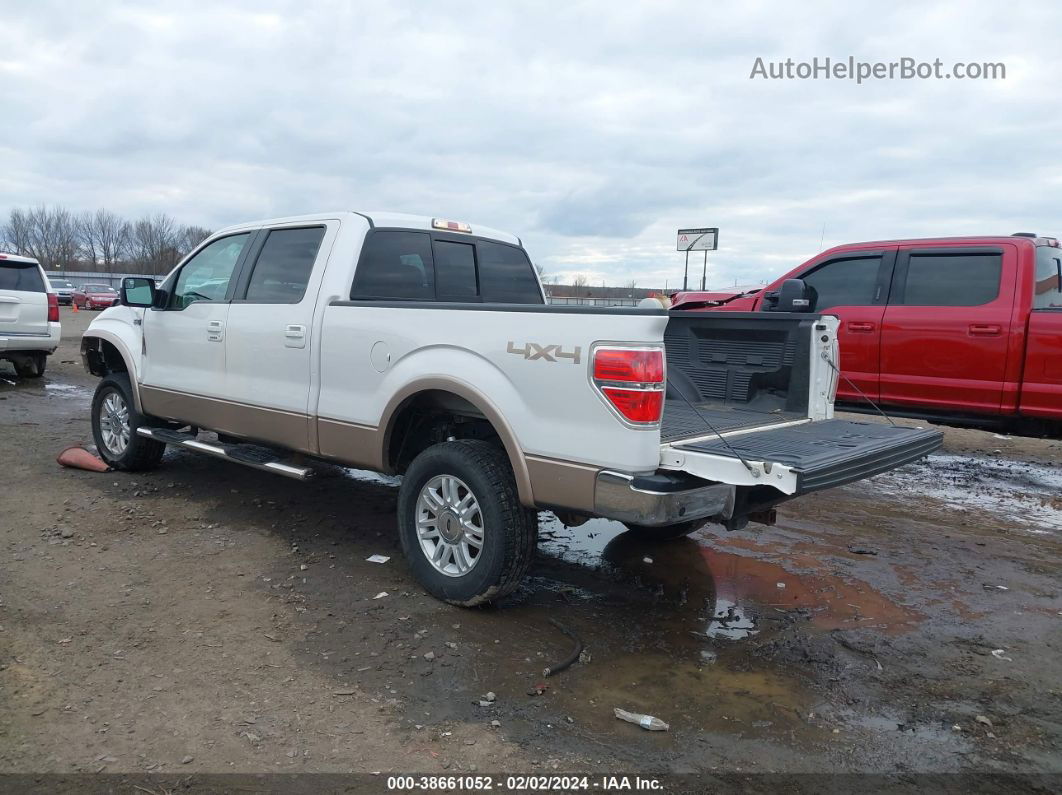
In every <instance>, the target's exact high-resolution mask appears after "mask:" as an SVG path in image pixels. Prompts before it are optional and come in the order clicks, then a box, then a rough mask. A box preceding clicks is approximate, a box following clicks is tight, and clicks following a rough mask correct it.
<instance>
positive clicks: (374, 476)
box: [343, 467, 402, 489]
mask: <svg viewBox="0 0 1062 795" xmlns="http://www.w3.org/2000/svg"><path fill="white" fill-rule="evenodd" d="M343 472H344V474H345V475H346V476H347V477H348V478H350V479H351V480H356V481H358V482H359V483H372V484H374V485H376V486H390V487H392V488H396V489H397V488H398V487H399V486H400V485H402V478H401V476H400V475H381V474H380V473H379V472H372V471H371V470H368V469H351V468H350V467H343Z"/></svg>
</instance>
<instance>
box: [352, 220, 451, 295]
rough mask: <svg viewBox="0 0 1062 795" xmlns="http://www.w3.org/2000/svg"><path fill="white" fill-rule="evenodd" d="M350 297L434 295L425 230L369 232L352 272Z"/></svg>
mask: <svg viewBox="0 0 1062 795" xmlns="http://www.w3.org/2000/svg"><path fill="white" fill-rule="evenodd" d="M350 297H351V299H355V300H356V299H388V298H391V299H396V300H415V301H431V300H434V299H435V264H434V261H433V259H432V254H431V236H430V235H429V234H428V233H427V232H405V231H392V230H381V231H377V232H371V233H370V234H369V235H368V237H366V239H365V245H364V246H363V247H362V251H361V259H359V260H358V267H357V270H356V271H355V272H354V284H353V286H352V287H351V290H350Z"/></svg>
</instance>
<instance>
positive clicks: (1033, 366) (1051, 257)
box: [1019, 246, 1062, 420]
mask: <svg viewBox="0 0 1062 795" xmlns="http://www.w3.org/2000/svg"><path fill="white" fill-rule="evenodd" d="M1023 373H1024V377H1023V379H1022V385H1021V405H1020V407H1019V412H1020V413H1021V414H1024V415H1027V416H1030V417H1045V418H1048V419H1055V420H1062V249H1060V248H1056V247H1054V246H1037V248H1036V269H1035V277H1034V279H1033V302H1032V311H1031V312H1030V313H1029V330H1028V334H1027V336H1026V346H1025V368H1024V370H1023Z"/></svg>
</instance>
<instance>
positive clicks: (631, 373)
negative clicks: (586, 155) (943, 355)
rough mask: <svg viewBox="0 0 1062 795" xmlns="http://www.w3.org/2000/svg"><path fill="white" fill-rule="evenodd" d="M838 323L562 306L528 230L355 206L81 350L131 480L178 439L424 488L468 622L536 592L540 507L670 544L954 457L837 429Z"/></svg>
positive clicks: (174, 287) (224, 250)
mask: <svg viewBox="0 0 1062 795" xmlns="http://www.w3.org/2000/svg"><path fill="white" fill-rule="evenodd" d="M836 324H837V321H836V319H835V318H830V317H822V316H820V315H816V314H812V313H808V312H804V313H782V312H775V313H773V314H747V315H726V314H723V313H714V314H695V313H691V312H676V313H672V315H671V316H669V315H668V314H667V312H665V311H664V309H663V308H662V307H661V306H659V305H658V306H657V307H656V308H645V309H642V308H633V307H632V308H613V307H609V308H598V307H586V306H559V305H552V306H551V305H547V304H546V302H545V296H544V293H543V290H542V285H541V282H540V281H539V279H538V276H537V274H536V272H535V269H534V267H532V265H531V261H530V259H529V258H528V256H527V253H526V252H525V251H524V248H523V245H522V244H521V242H520V239H519V238H518V237H516V236H515V235H512V234H508V233H505V232H500V231H497V230H493V229H488V228H484V227H479V226H470V225H468V224H465V223H458V222H454V221H444V220H442V219H438V218H425V217H421V216H411V215H403V214H398V213H365V214H362V213H353V212H342V213H331V214H324V215H307V216H301V217H298V218H281V219H275V220H270V221H258V222H252V223H247V224H241V225H239V226H235V227H230V228H229V229H225V230H222V231H220V232H217V233H215V234H214V235H212V236H211V237H210V238H209V239H207V240H206V241H204V242H203V243H202V244H201V245H200V246H199V248H197V249H196V250H195V251H193V252H192V253H191V254H190V255H189V256H188V257H187V258H186V259H185V260H183V261H182V262H181V263H180V264H179V265H178V266H177V268H176V269H175V270H174V271H173V272H172V273H170V274H169V276H167V277H166V280H165V281H164V282H163V285H162V287H161V289H158V288H156V287H155V286H154V283H153V281H152V280H151V279H149V278H141V277H129V278H126V279H125V280H124V281H123V286H122V305H121V306H118V307H115V308H113V309H108V310H107V311H105V312H104V313H103V314H101V315H100V316H99V317H96V318H94V319H93V321H92V324H91V325H90V326H89V328H88V329H87V330H86V332H85V334H84V337H83V338H82V342H81V346H82V347H81V351H82V356H83V358H84V361H85V366H86V368H87V369H88V370H89V372H91V373H93V374H94V375H97V376H100V378H101V380H100V382H99V386H98V387H97V389H96V394H95V396H94V398H93V404H92V410H91V411H92V414H91V422H92V428H93V435H94V438H95V441H96V446H97V448H98V449H99V451H100V455H101V456H102V457H103V458H104V459H105V460H106V461H107V462H108V463H109V464H110V465H111V466H113V467H115V468H116V469H124V470H138V469H146V468H150V467H152V466H155V465H157V464H158V463H159V461H160V459H161V458H162V455H163V452H164V451H165V448H166V446H167V445H173V446H176V447H181V448H182V449H184V450H189V451H194V452H199V453H204V454H207V455H212V456H216V457H218V458H222V459H225V460H228V461H231V462H234V463H240V464H244V465H246V466H252V467H255V468H258V469H263V470H265V471H268V472H274V473H277V474H281V475H286V476H288V477H292V478H296V479H300V480H301V479H305V478H306V477H308V476H310V475H311V474H312V472H313V467H314V466H315V464H314V463H313V462H314V460H315V459H320V460H325V461H335V462H341V463H344V464H346V465H348V466H356V467H359V468H362V469H372V470H375V471H382V472H386V473H389V474H391V473H394V474H403V475H404V477H403V480H402V484H401V487H400V489H399V494H398V534H399V538H400V540H401V543H402V547H403V549H404V551H405V553H406V558H407V560H408V562H409V565H410V568H411V569H412V571H413V574H414V575H415V576H416V577H417V579H418V580H419V581H420V582H421V584H422V585H423V586H424V587H425V589H426V590H428V591H429V592H430V593H432V594H433V595H435V596H437V597H439V598H440V599H444V600H446V601H448V602H451V603H453V604H459V605H466V606H467V605H474V604H481V603H484V602H489V601H493V600H496V599H500V598H502V597H503V596H505V595H506V594H507V593H509V592H511V591H512V590H513V589H514V588H515V587H516V586H517V585H518V584H519V582H520V581H521V579H522V577H523V575H524V573H525V572H526V571H527V568H528V566H529V565H530V562H531V560H532V559H533V557H534V554H535V544H536V542H537V532H538V524H537V522H538V519H537V516H538V514H537V511H538V510H539V509H548V510H553V511H554V512H555V513H557V514H558V515H559V516H561V517H563V518H564V519H565V520H566V521H567V522H568V523H570V524H579V523H581V522H582V521H585V520H586V519H587V518H589V517H592V516H603V517H607V518H610V519H615V520H618V521H621V522H623V523H625V524H626V525H627V526H628V528H630V529H631V532H633V533H635V534H638V535H641V536H643V537H646V538H649V539H655V540H664V539H668V538H677V537H679V536H683V535H687V534H689V533H692V532H694V531H695V530H697V529H699V528H700V527H701V526H703V525H704V524H705V523H707V522H709V521H714V522H718V523H720V524H723V525H725V526H726V527H728V528H730V529H737V528H740V527H743V526H744V525H745V524H746V523H747V522H748V521H750V520H751V521H758V522H763V523H771V521H773V511H772V508H773V506H775V505H777V504H779V503H781V502H784V501H786V500H789V499H792V498H794V497H796V496H798V495H800V494H807V493H809V492H812V491H816V490H819V489H824V488H829V487H832V486H837V485H840V484H842V483H847V482H850V481H852V480H858V479H860V478H864V477H869V476H870V475H873V474H877V473H879V472H884V471H886V470H890V469H893V468H894V467H897V466H900V465H902V464H905V463H907V462H909V461H913V460H915V459H918V458H921V457H922V456H924V455H926V454H928V453H930V452H932V451H933V450H936V449H937V448H938V447H939V446H940V443H941V434H940V433H939V432H937V431H933V430H925V429H915V428H900V427H895V426H890V425H885V424H882V423H874V422H851V421H845V420H839V419H833V389H834V387H835V386H836V380H837V379H836V375H835V372H834V370H833V369H831V365H830V362H832V361H833V359H834V358H835V356H836V340H835V337H834V330H835V328H836ZM200 431H206V432H212V433H213V434H217V436H216V438H200V437H201V434H200ZM247 442H252V443H256V444H257V445H259V446H248V444H246V443H247ZM262 446H265V448H266V449H263V447H262Z"/></svg>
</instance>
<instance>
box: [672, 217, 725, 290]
mask: <svg viewBox="0 0 1062 795" xmlns="http://www.w3.org/2000/svg"><path fill="white" fill-rule="evenodd" d="M718 248H719V227H717V226H712V227H703V228H700V229H680V230H678V241H677V245H676V249H677V250H678V251H685V252H686V267H685V270H684V271H683V273H682V289H683V290H686V289H688V285H687V282H688V278H689V271H690V252H691V251H703V252H704V268H703V270H702V271H701V289H702V290H704V289H705V286H706V284H707V281H708V252H709V251H715V250H716V249H718Z"/></svg>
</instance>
